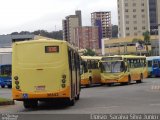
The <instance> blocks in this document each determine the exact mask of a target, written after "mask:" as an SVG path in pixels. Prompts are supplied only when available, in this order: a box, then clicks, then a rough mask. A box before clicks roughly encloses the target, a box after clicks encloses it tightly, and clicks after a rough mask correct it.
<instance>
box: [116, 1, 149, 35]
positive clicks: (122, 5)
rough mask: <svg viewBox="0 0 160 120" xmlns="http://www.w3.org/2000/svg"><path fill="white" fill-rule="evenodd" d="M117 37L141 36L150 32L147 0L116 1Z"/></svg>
mask: <svg viewBox="0 0 160 120" xmlns="http://www.w3.org/2000/svg"><path fill="white" fill-rule="evenodd" d="M117 5H118V24H119V26H118V27H119V28H118V29H119V30H118V31H119V37H127V36H141V35H142V34H143V32H145V31H150V19H149V1H148V0H117Z"/></svg>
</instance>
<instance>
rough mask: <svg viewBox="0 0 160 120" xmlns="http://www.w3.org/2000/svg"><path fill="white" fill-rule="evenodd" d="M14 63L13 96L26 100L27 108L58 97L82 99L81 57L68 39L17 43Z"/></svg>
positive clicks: (70, 103) (13, 58) (61, 98)
mask: <svg viewBox="0 0 160 120" xmlns="http://www.w3.org/2000/svg"><path fill="white" fill-rule="evenodd" d="M12 66H13V67H12V78H13V80H12V86H13V87H12V96H13V99H14V100H18V101H23V104H24V107H25V108H33V107H36V106H37V105H38V101H48V100H59V99H60V100H65V102H66V101H67V104H68V103H69V105H74V103H75V100H76V99H77V100H78V99H79V96H80V57H79V55H78V52H77V51H76V50H75V49H74V48H73V47H72V46H71V45H70V44H68V43H67V42H66V41H61V40H54V39H53V40H45V39H41V40H32V41H23V42H16V43H14V44H13V53H12Z"/></svg>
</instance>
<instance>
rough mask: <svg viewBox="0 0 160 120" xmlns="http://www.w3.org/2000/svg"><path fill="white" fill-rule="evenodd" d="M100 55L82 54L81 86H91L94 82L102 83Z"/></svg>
mask: <svg viewBox="0 0 160 120" xmlns="http://www.w3.org/2000/svg"><path fill="white" fill-rule="evenodd" d="M100 59H101V57H99V56H81V86H86V87H90V86H91V85H92V84H100V83H101V75H100V69H99V68H98V62H99V61H100Z"/></svg>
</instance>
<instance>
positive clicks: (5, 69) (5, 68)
mask: <svg viewBox="0 0 160 120" xmlns="http://www.w3.org/2000/svg"><path fill="white" fill-rule="evenodd" d="M0 75H7V76H11V65H2V66H1V67H0Z"/></svg>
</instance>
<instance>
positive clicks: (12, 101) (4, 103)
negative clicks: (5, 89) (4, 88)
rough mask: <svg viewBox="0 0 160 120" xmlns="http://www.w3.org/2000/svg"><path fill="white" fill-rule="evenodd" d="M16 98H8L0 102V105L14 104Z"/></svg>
mask: <svg viewBox="0 0 160 120" xmlns="http://www.w3.org/2000/svg"><path fill="white" fill-rule="evenodd" d="M14 104H15V103H14V100H8V101H4V102H0V106H3V105H14Z"/></svg>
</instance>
